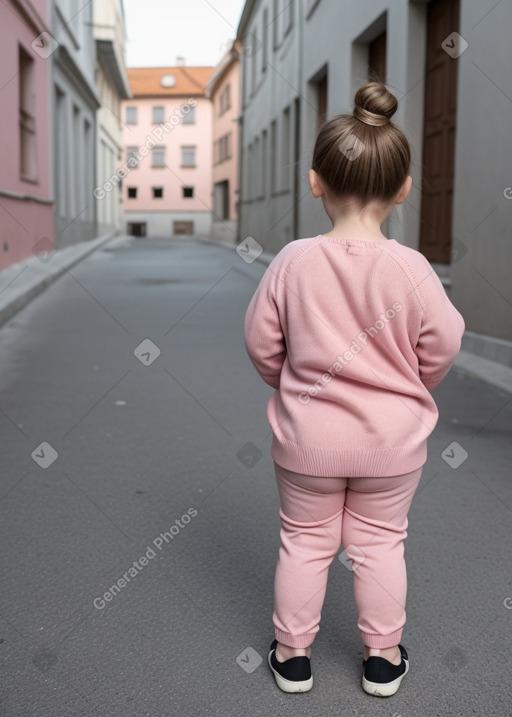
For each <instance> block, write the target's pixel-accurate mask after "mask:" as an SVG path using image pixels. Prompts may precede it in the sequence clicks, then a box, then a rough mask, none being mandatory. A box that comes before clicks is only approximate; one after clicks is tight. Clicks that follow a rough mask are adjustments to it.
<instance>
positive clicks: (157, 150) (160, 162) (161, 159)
mask: <svg viewBox="0 0 512 717" xmlns="http://www.w3.org/2000/svg"><path fill="white" fill-rule="evenodd" d="M152 156H153V167H165V147H153V150H152Z"/></svg>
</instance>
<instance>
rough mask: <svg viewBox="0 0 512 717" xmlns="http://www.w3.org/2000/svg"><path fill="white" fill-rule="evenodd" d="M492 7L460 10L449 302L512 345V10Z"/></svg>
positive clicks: (471, 323) (473, 325)
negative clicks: (464, 45) (454, 243)
mask: <svg viewBox="0 0 512 717" xmlns="http://www.w3.org/2000/svg"><path fill="white" fill-rule="evenodd" d="M493 4H494V3H492V2H490V1H489V0H485V2H482V3H477V4H474V3H471V2H468V1H465V2H462V5H461V25H460V34H461V35H462V36H463V37H464V38H465V39H466V41H467V42H468V44H469V47H468V49H467V50H466V52H465V53H464V54H463V55H462V56H461V57H460V58H459V62H460V61H461V60H463V62H460V65H459V84H458V97H457V102H458V110H457V112H458V121H457V138H456V146H455V192H454V215H453V235H454V236H455V237H457V238H458V240H459V241H460V245H459V248H460V251H459V252H458V255H457V256H455V257H454V259H453V260H452V264H451V267H450V268H451V279H452V288H451V298H452V299H453V301H454V302H455V303H456V305H457V307H458V308H459V310H460V311H461V312H462V314H463V316H464V317H465V318H466V319H467V321H466V323H467V328H468V330H469V331H471V332H475V333H477V334H486V335H490V336H494V337H496V338H499V339H505V340H507V341H512V309H511V306H512V289H511V282H510V274H511V270H512V241H511V239H510V235H511V230H510V222H511V217H512V174H511V171H510V167H511V163H512V152H511V143H510V136H509V135H510V130H509V128H510V117H511V101H512V100H511V98H512V78H511V75H510V72H509V71H508V68H510V67H511V66H512V47H511V44H510V39H509V28H510V27H511V26H512V6H511V4H510V3H502V4H501V5H497V6H496V7H495V8H494V9H492V7H493ZM489 11H491V12H489ZM486 13H489V14H488V15H487V17H486V18H485V19H484V20H482V21H481V22H480V20H481V18H482V17H484V15H486ZM476 23H478V24H476ZM475 25H476V26H475ZM484 355H485V354H484ZM489 358H494V356H493V355H492V354H491V355H489ZM510 365H512V361H510Z"/></svg>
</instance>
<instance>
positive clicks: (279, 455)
mask: <svg viewBox="0 0 512 717" xmlns="http://www.w3.org/2000/svg"><path fill="white" fill-rule="evenodd" d="M270 455H271V456H272V458H273V459H274V461H275V462H276V463H277V464H278V465H280V466H282V467H283V468H286V470H289V471H293V472H294V473H301V474H302V475H310V476H322V477H332V476H337V477H340V478H356V477H366V478H374V477H385V476H398V475H403V474H404V473H412V471H415V470H416V469H417V468H420V466H423V465H424V464H425V463H426V460H427V439H424V440H423V441H420V443H412V444H409V445H407V446H397V447H396V448H381V449H377V450H371V449H364V450H339V451H334V450H329V449H325V448H316V447H314V446H298V445H297V444H296V443H292V442H291V441H287V440H285V439H284V438H280V437H278V436H276V434H275V433H274V437H273V439H272V446H271V448H270Z"/></svg>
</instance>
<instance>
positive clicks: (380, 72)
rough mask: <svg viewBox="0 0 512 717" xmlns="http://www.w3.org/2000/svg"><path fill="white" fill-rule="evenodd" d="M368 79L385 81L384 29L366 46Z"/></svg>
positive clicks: (370, 80)
mask: <svg viewBox="0 0 512 717" xmlns="http://www.w3.org/2000/svg"><path fill="white" fill-rule="evenodd" d="M368 81H369V82H383V83H385V82H386V31H384V32H382V33H381V34H380V35H379V36H378V37H376V38H375V40H373V41H372V42H370V44H369V46H368Z"/></svg>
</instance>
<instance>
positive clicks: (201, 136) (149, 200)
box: [123, 97, 212, 236]
mask: <svg viewBox="0 0 512 717" xmlns="http://www.w3.org/2000/svg"><path fill="white" fill-rule="evenodd" d="M189 103H190V104H192V103H196V106H195V120H196V121H195V123H194V124H186V123H183V122H182V121H181V120H180V121H179V122H176V123H175V124H173V123H171V119H172V118H180V117H182V116H183V107H184V106H185V105H188V104H189ZM127 107H136V108H137V116H138V122H137V124H126V123H125V124H124V129H123V144H124V158H125V162H127V160H128V157H127V148H128V147H136V148H143V147H146V148H148V149H149V151H147V152H146V156H145V157H141V159H140V161H139V165H138V167H136V168H133V169H130V168H129V169H128V174H127V176H126V177H125V179H124V180H123V204H124V210H125V218H126V222H127V223H130V222H132V218H131V217H132V214H133V213H136V214H137V215H140V214H141V213H143V214H145V215H147V213H151V212H158V213H159V214H160V215H161V216H160V218H159V219H158V222H159V224H158V226H159V235H160V236H170V235H171V233H172V232H171V227H172V223H171V222H172V221H173V218H176V217H179V218H182V217H188V218H189V219H193V218H194V215H195V214H196V213H204V212H207V213H208V217H209V219H208V220H205V219H204V217H201V218H198V225H197V226H198V227H199V230H200V233H201V234H209V233H211V215H210V214H209V213H210V212H211V209H212V196H211V193H212V108H211V103H210V101H209V100H207V99H206V98H204V97H197V98H192V99H191V101H190V98H180V97H169V98H161V97H158V98H154V99H152V98H143V99H140V98H134V99H131V100H127V101H125V102H123V113H124V119H126V109H127ZM153 107H164V117H165V121H166V123H168V131H165V130H164V129H163V128H162V126H161V124H160V123H156V124H155V123H153V115H152V110H153ZM154 145H156V146H158V147H163V148H165V166H163V167H154V166H152V164H153V157H152V149H151V148H152V147H153V146H154ZM183 146H189V147H192V146H193V147H195V148H196V166H195V167H186V166H182V150H181V148H182V147H183ZM130 187H134V188H137V198H135V199H130V198H129V196H128V195H129V188H130ZM153 187H161V188H162V189H163V198H161V199H155V198H153V196H152V189H153ZM183 187H193V189H194V196H193V197H192V198H185V197H184V196H183ZM162 213H164V214H162ZM163 217H165V219H164V218H163ZM164 221H165V222H167V224H166V228H165V227H164V224H163V222H164Z"/></svg>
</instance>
